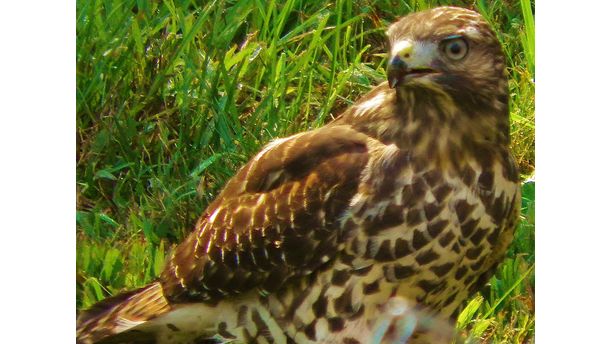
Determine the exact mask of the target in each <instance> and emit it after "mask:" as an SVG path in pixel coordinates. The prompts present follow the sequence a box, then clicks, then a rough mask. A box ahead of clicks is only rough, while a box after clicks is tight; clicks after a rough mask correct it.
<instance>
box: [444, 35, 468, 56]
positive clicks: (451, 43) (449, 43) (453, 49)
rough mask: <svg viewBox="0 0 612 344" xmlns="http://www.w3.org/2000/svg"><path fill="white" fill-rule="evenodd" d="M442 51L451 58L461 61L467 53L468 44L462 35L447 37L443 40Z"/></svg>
mask: <svg viewBox="0 0 612 344" xmlns="http://www.w3.org/2000/svg"><path fill="white" fill-rule="evenodd" d="M442 51H444V54H445V55H446V56H447V57H448V58H449V59H451V60H453V61H459V60H461V59H462V58H464V57H465V55H467V52H468V44H467V42H466V41H465V39H463V38H461V37H458V38H451V39H447V40H445V41H444V42H442Z"/></svg>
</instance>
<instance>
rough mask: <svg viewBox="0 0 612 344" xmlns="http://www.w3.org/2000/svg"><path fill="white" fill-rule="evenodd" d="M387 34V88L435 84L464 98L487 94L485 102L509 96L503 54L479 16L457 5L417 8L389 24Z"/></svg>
mask: <svg viewBox="0 0 612 344" xmlns="http://www.w3.org/2000/svg"><path fill="white" fill-rule="evenodd" d="M387 36H388V38H389V48H390V49H389V62H388V66H387V79H388V81H389V87H391V88H395V89H398V90H402V89H404V90H406V89H415V88H422V87H427V88H429V89H431V88H437V89H440V90H442V91H443V92H445V93H447V94H449V95H451V96H452V97H453V98H458V97H459V98H462V99H461V101H463V102H465V99H468V101H469V100H470V99H472V100H474V99H475V98H481V97H486V98H487V100H486V103H489V104H490V103H491V99H492V98H493V99H496V98H499V97H502V96H507V80H506V76H505V61H504V56H503V54H502V51H501V47H500V44H499V41H498V40H497V38H496V36H495V34H494V33H493V31H492V30H491V28H490V26H489V25H488V24H487V22H486V21H485V20H484V18H483V17H482V16H481V15H480V14H478V13H476V12H474V11H471V10H468V9H464V8H457V7H439V8H434V9H431V10H426V11H422V12H417V13H413V14H410V15H408V16H406V17H404V18H402V19H400V20H399V21H397V22H395V23H394V24H393V25H391V26H390V27H389V29H388V30H387ZM455 100H459V99H455Z"/></svg>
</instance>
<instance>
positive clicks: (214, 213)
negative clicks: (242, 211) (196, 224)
mask: <svg viewBox="0 0 612 344" xmlns="http://www.w3.org/2000/svg"><path fill="white" fill-rule="evenodd" d="M219 209H221V208H217V209H215V211H213V213H212V214H211V215H210V216H209V217H208V222H209V223H213V222H215V218H216V217H217V214H219Z"/></svg>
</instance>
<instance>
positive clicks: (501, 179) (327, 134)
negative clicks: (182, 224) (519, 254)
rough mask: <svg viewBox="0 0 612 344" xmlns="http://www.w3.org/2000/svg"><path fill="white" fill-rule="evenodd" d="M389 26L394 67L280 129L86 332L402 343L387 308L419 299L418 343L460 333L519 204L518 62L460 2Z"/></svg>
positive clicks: (81, 334) (89, 321)
mask: <svg viewBox="0 0 612 344" xmlns="http://www.w3.org/2000/svg"><path fill="white" fill-rule="evenodd" d="M388 36H389V40H390V56H389V66H388V71H387V73H388V79H389V80H388V83H385V84H381V85H379V86H377V87H375V88H374V89H373V90H372V91H370V92H369V93H368V94H367V95H365V96H364V97H363V98H362V99H360V100H359V101H358V102H357V103H355V104H354V105H353V106H351V107H350V108H348V109H347V110H346V111H345V112H344V113H343V114H342V115H341V116H340V117H339V118H337V119H336V120H334V121H333V122H331V123H329V124H327V125H326V126H324V127H322V128H320V129H316V130H312V131H309V132H305V133H300V134H297V135H294V136H290V137H288V138H285V139H280V140H277V141H274V142H272V143H271V144H269V145H267V146H266V147H265V148H264V149H263V150H262V151H261V152H260V153H258V154H257V155H256V156H255V157H254V158H253V159H251V160H250V161H249V162H248V163H247V164H246V165H245V166H244V167H242V168H241V169H240V170H239V171H238V172H237V174H236V175H235V176H234V177H233V178H232V179H231V180H230V181H229V182H228V183H227V185H226V186H225V188H224V189H223V191H222V192H221V193H220V194H219V196H218V197H217V198H216V200H215V201H214V202H212V203H211V204H210V205H209V206H208V208H207V209H206V211H205V213H204V214H203V215H202V217H201V218H200V219H199V220H198V222H197V224H196V228H195V230H194V232H193V233H192V234H191V235H190V236H189V237H188V238H187V239H185V241H184V242H183V243H182V244H181V245H179V246H178V247H177V249H176V250H175V252H174V254H173V255H172V257H171V259H170V261H169V262H168V264H167V266H166V268H165V270H164V271H163V273H162V274H161V276H160V277H159V279H158V280H157V281H156V282H154V283H152V284H151V285H149V286H147V287H145V288H143V289H139V290H137V291H133V292H129V293H126V294H123V295H119V296H117V297H114V298H111V299H109V300H107V301H104V302H103V303H102V304H99V305H97V306H95V308H93V309H92V310H90V311H89V312H85V313H84V314H83V315H81V316H80V317H79V320H78V325H77V339H78V341H79V342H81V343H91V342H96V341H102V342H138V341H140V342H151V341H155V342H159V343H195V342H202V341H203V340H205V339H206V338H214V339H216V340H221V341H223V340H227V341H229V340H237V341H239V342H259V343H261V342H267V343H272V342H274V343H291V342H297V343H313V342H327V343H360V342H361V343H369V342H372V341H378V342H384V343H392V342H396V341H397V340H398V338H404V337H402V336H403V334H402V332H401V329H399V327H398V326H388V327H385V329H386V330H385V331H383V332H384V333H383V336H382V337H381V336H379V334H378V333H377V331H379V329H380V326H382V325H380V324H381V322H382V323H385V321H386V320H385V319H388V320H389V321H390V322H395V321H399V320H397V319H400V318H401V317H399V315H398V314H402V315H403V314H407V312H408V313H409V310H413V311H414V312H413V313H414V314H427V316H431V317H435V319H436V322H433V323H435V324H438V325H435V326H433V325H427V324H428V323H430V324H431V323H432V322H426V321H420V322H419V321H417V328H416V332H415V333H414V334H412V333H409V334H408V335H412V337H411V343H412V342H437V341H448V340H449V338H450V337H449V336H450V335H451V333H450V332H451V331H449V329H451V328H452V324H453V322H454V318H455V317H456V315H457V313H458V311H459V310H460V306H461V304H462V303H463V302H464V301H465V300H466V299H467V298H468V297H469V296H470V295H472V294H473V293H474V292H475V291H476V290H478V289H479V288H480V287H481V286H482V285H483V284H484V283H485V282H486V281H487V280H488V278H489V277H490V275H491V273H492V272H493V271H494V269H495V267H496V265H497V264H498V263H499V261H500V260H501V259H502V258H503V256H504V254H505V251H506V249H507V247H508V245H509V244H510V241H511V240H512V233H513V228H514V226H515V224H516V221H517V218H518V211H519V204H520V203H519V202H520V188H519V179H518V175H517V171H516V167H515V162H514V160H513V158H512V156H511V154H510V151H509V148H508V144H509V133H508V127H509V126H508V90H507V80H506V74H505V73H506V72H505V63H504V58H503V54H502V52H501V48H500V45H499V42H498V41H497V39H496V37H495V35H494V34H493V32H492V31H491V29H490V28H489V26H488V24H487V23H486V22H485V21H484V20H483V19H482V17H481V16H480V15H478V14H477V13H475V12H472V11H469V10H465V9H461V8H453V7H442V8H437V9H433V10H428V11H424V12H419V13H415V14H411V15H408V16H406V17H404V18H402V19H401V20H399V21H398V22H396V23H395V24H393V25H392V26H391V27H390V28H389V30H388ZM397 305H400V306H397ZM398 309H399V310H398ZM423 317H425V316H420V317H419V318H418V319H423ZM440 324H442V325H440ZM444 324H447V325H444ZM432 326H433V328H432Z"/></svg>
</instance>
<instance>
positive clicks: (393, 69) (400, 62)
mask: <svg viewBox="0 0 612 344" xmlns="http://www.w3.org/2000/svg"><path fill="white" fill-rule="evenodd" d="M411 62H412V61H410V59H408V61H407V60H406V59H404V58H402V57H401V56H399V55H395V56H393V57H392V58H391V60H390V61H389V64H388V65H387V80H388V81H389V87H390V88H396V87H397V86H398V85H401V84H404V83H405V82H407V81H409V80H412V79H416V78H419V77H422V76H426V75H430V74H433V73H436V72H437V71H436V70H434V69H432V68H431V67H429V66H427V65H423V64H413V63H411Z"/></svg>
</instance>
